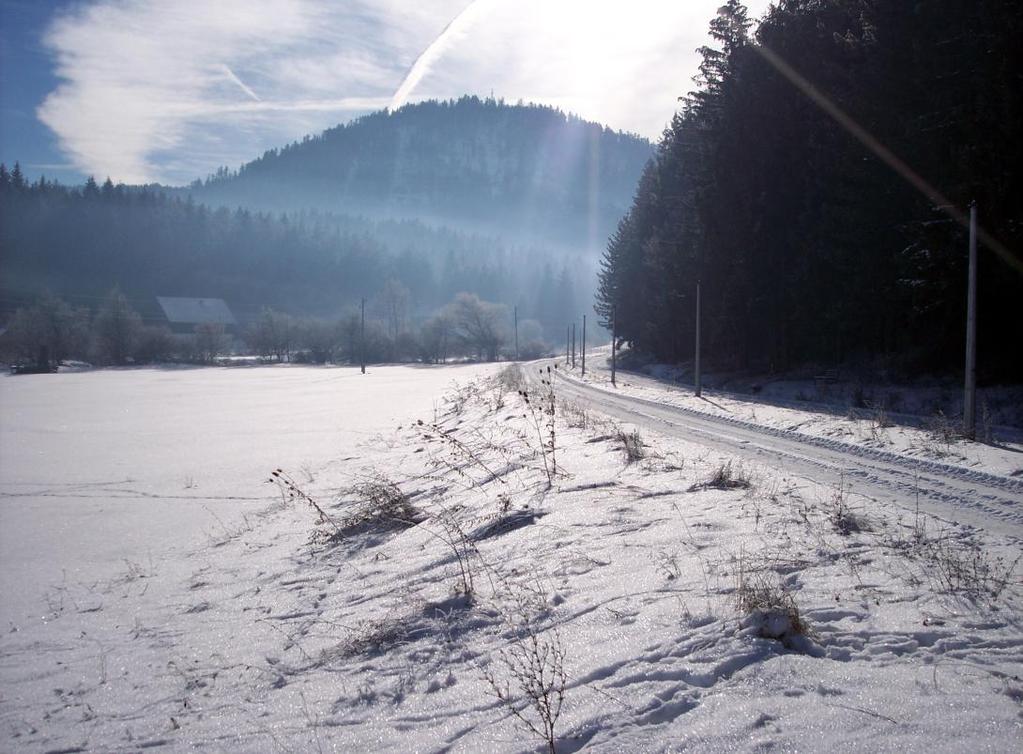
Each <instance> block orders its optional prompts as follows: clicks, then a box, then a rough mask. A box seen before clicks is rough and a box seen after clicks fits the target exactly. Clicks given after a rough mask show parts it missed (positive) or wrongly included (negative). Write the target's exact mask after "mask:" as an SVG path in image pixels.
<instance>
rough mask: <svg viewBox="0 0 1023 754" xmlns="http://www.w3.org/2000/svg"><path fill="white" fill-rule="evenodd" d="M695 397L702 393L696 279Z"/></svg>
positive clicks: (698, 295)
mask: <svg viewBox="0 0 1023 754" xmlns="http://www.w3.org/2000/svg"><path fill="white" fill-rule="evenodd" d="M694 371H695V372H696V397H697V398H699V397H700V396H701V395H703V386H702V385H701V383H700V281H699V280H697V281H696V368H695V370H694Z"/></svg>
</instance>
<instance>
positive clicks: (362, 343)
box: [359, 299, 366, 374]
mask: <svg viewBox="0 0 1023 754" xmlns="http://www.w3.org/2000/svg"><path fill="white" fill-rule="evenodd" d="M359 361H360V362H361V363H362V373H363V374H366V299H363V300H362V320H361V324H360V325H359Z"/></svg>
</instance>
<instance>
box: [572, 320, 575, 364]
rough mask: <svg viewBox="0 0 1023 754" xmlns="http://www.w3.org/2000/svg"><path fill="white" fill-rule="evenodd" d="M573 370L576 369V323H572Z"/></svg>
mask: <svg viewBox="0 0 1023 754" xmlns="http://www.w3.org/2000/svg"><path fill="white" fill-rule="evenodd" d="M572 369H575V322H573V323H572Z"/></svg>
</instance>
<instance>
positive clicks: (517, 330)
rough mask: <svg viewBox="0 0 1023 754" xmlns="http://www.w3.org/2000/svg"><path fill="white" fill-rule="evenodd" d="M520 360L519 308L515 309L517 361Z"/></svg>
mask: <svg viewBox="0 0 1023 754" xmlns="http://www.w3.org/2000/svg"><path fill="white" fill-rule="evenodd" d="M518 360H519V307H517V306H516V307H515V361H518Z"/></svg>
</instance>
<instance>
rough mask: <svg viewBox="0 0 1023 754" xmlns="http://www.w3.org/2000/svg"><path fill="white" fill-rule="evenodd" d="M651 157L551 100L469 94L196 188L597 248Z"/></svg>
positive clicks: (383, 115) (294, 147)
mask: <svg viewBox="0 0 1023 754" xmlns="http://www.w3.org/2000/svg"><path fill="white" fill-rule="evenodd" d="M653 155H654V147H653V145H652V144H651V143H650V142H649V141H647V140H645V139H643V138H641V137H638V136H635V135H633V134H627V133H623V132H620V131H614V130H612V129H610V128H608V127H606V126H603V125H600V124H597V123H592V122H590V121H586V120H583V119H582V118H579V117H577V116H574V115H567V114H565V113H563V112H561V111H560V110H557V109H555V108H553V107H549V106H543V105H525V104H516V105H509V104H506V103H504V102H503V101H501V100H495V99H480V98H478V97H474V96H464V97H461V98H459V99H457V100H446V101H438V100H427V101H424V102H419V103H415V104H411V105H406V106H404V107H402V108H399V109H398V110H394V111H389V110H382V111H378V112H375V113H370V114H368V115H365V116H362V117H360V118H357V119H355V120H353V121H350V122H348V123H345V124H339V125H338V126H335V127H333V128H330V129H327V130H325V131H323V132H322V133H320V134H318V135H315V136H312V135H309V136H306V137H305V138H304V139H302V140H301V141H295V142H292V143H291V144H288V145H286V146H284V147H280V148H275V149H270V150H267V151H266V152H264V154H263V155H262V156H260V157H258V158H256V159H254V160H251V161H250V162H248V163H245V164H244V165H242V166H241V167H240V168H238V170H236V171H229V170H227V169H226V168H221V169H220V170H218V171H217V172H216V173H214V174H212V175H211V176H210V177H208V178H207V179H206V180H205V181H196V182H194V183H193V184H191V186H189V187H188V188H187V189H186V190H187V192H188V193H189V195H191V196H192V197H193V198H194V199H195V200H196V201H199V202H202V203H204V204H207V205H210V206H217V205H224V206H245V207H248V208H251V209H257V210H264V211H296V210H302V209H315V210H323V211H329V212H334V213H339V214H348V215H363V216H367V217H372V218H375V219H382V218H388V219H401V218H416V219H420V220H424V221H428V222H434V223H437V224H441V225H452V226H455V227H460V228H464V229H468V230H472V231H477V232H486V233H489V234H493V235H500V236H505V237H508V238H509V239H517V240H526V239H528V240H543V241H545V242H554V243H559V244H562V245H566V246H568V247H571V248H572V249H573V250H576V251H580V250H588V251H592V252H594V253H599V251H600V250H602V249H603V247H604V244H605V243H606V241H607V237H608V236H609V235H610V233H611V232H612V231H613V229H614V226H615V225H616V223H617V222H618V219H619V218H620V217H621V216H622V214H624V212H625V210H626V209H627V207H628V205H629V203H630V202H631V200H632V197H633V194H634V191H635V187H636V184H637V182H638V178H639V175H640V173H641V171H642V169H643V167H644V165H645V164H646V162H647V161H648V160H649V159H650V158H651V157H653Z"/></svg>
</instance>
